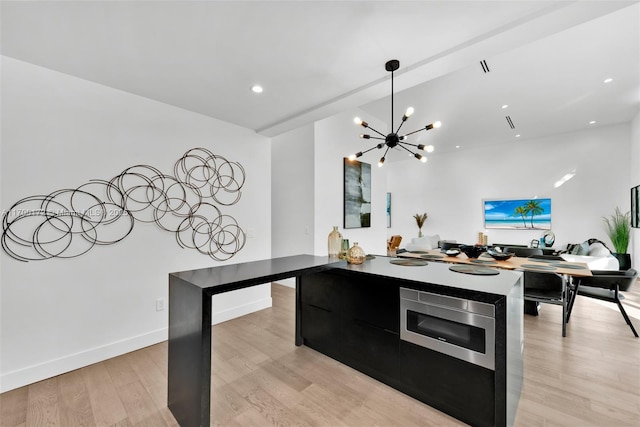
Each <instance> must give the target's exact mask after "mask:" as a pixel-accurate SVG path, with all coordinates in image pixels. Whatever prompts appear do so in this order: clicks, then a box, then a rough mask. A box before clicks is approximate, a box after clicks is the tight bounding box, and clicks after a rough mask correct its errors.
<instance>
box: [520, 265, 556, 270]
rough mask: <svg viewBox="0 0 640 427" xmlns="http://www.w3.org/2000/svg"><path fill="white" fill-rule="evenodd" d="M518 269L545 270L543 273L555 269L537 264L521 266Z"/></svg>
mask: <svg viewBox="0 0 640 427" xmlns="http://www.w3.org/2000/svg"><path fill="white" fill-rule="evenodd" d="M520 267H522V268H528V269H531V270H545V271H553V270H555V269H556V268H555V267H553V266H551V265H539V264H522V265H521V266H520Z"/></svg>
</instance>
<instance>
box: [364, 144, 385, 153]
mask: <svg viewBox="0 0 640 427" xmlns="http://www.w3.org/2000/svg"><path fill="white" fill-rule="evenodd" d="M376 148H382V147H379V146H378V145H374V146H373V147H371V148H369V149H368V150H364V151H363V152H362V154H366V153H368V152H369V151H371V150H375V149H376Z"/></svg>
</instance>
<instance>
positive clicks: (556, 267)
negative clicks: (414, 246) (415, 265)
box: [398, 249, 592, 277]
mask: <svg viewBox="0 0 640 427" xmlns="http://www.w3.org/2000/svg"><path fill="white" fill-rule="evenodd" d="M398 257H402V258H419V259H426V260H428V261H439V262H448V263H452V264H472V265H483V266H486V267H497V268H504V269H507V270H522V271H534V272H539V273H557V274H566V275H569V276H583V277H584V276H592V274H591V270H589V267H588V266H587V264H584V263H580V262H568V261H560V260H543V259H536V258H525V257H516V256H514V257H511V258H509V259H508V260H506V261H497V260H495V259H493V258H492V257H491V255H489V254H487V253H483V254H482V255H480V256H479V257H478V258H477V259H470V258H469V257H467V256H466V255H465V254H464V253H460V254H459V255H458V256H455V257H453V256H447V255H446V254H444V253H443V252H441V251H440V249H432V250H430V251H421V252H403V253H401V254H398Z"/></svg>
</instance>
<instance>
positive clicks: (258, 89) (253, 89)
mask: <svg viewBox="0 0 640 427" xmlns="http://www.w3.org/2000/svg"><path fill="white" fill-rule="evenodd" d="M251 92H253V93H262V86H260V85H253V86H251Z"/></svg>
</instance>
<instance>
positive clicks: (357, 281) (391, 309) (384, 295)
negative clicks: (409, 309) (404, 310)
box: [342, 275, 400, 333]
mask: <svg viewBox="0 0 640 427" xmlns="http://www.w3.org/2000/svg"><path fill="white" fill-rule="evenodd" d="M399 292H400V291H399V288H398V285H397V284H394V283H392V282H391V281H390V280H389V279H381V278H377V277H373V276H362V275H357V276H356V275H354V277H353V279H352V280H351V281H350V282H349V284H348V286H345V287H344V289H343V302H342V310H343V312H344V315H345V319H347V320H354V319H355V320H359V321H363V322H365V323H367V324H369V325H373V326H377V327H378V328H380V329H385V330H387V331H391V332H396V333H398V332H399V331H400V295H399Z"/></svg>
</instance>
